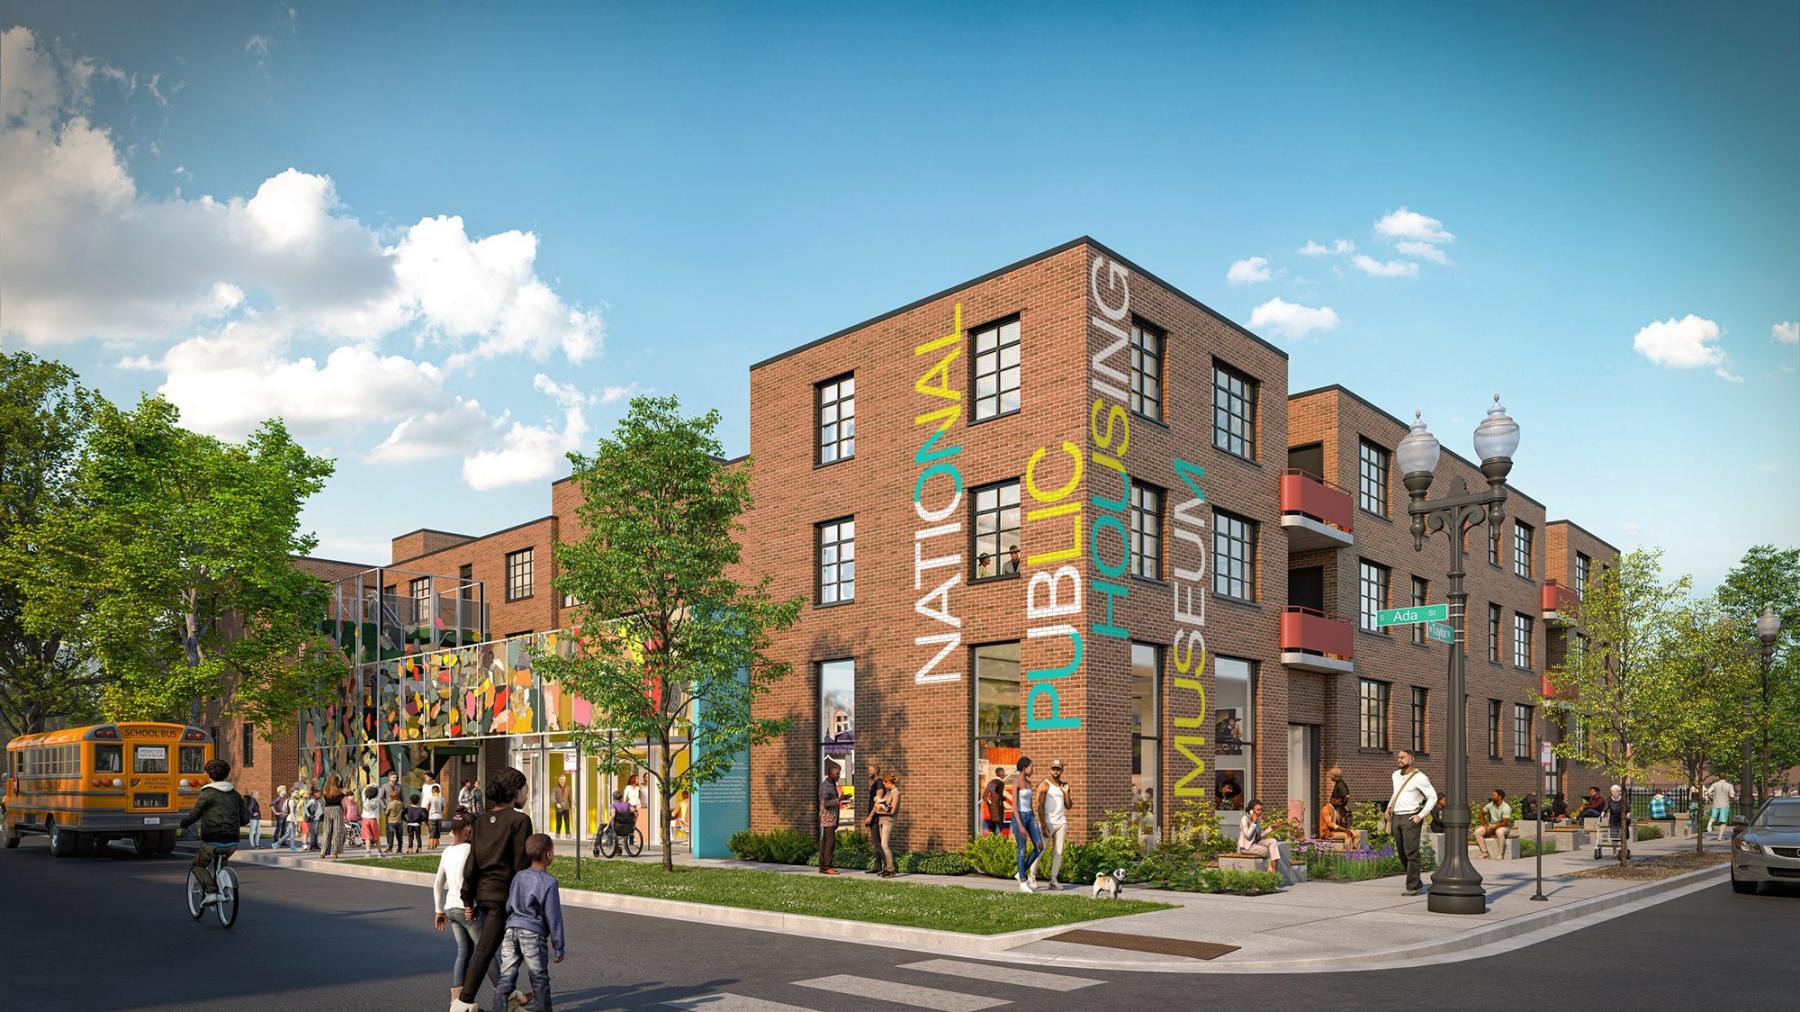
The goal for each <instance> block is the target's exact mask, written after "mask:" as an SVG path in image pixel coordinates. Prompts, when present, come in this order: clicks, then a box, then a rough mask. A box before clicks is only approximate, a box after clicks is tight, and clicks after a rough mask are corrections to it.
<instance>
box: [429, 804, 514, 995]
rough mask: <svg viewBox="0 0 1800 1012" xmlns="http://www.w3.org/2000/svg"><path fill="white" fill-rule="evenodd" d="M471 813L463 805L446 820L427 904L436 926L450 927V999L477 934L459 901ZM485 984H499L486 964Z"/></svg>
mask: <svg viewBox="0 0 1800 1012" xmlns="http://www.w3.org/2000/svg"><path fill="white" fill-rule="evenodd" d="M474 820H475V816H474V815H472V814H470V812H469V810H468V809H466V808H458V809H457V810H456V815H455V816H453V817H452V818H451V819H450V827H449V828H450V846H448V847H445V848H444V852H443V854H442V855H440V856H439V857H438V867H437V875H436V876H435V877H434V878H433V879H432V882H431V905H432V908H433V910H432V912H433V915H434V917H435V919H436V923H437V929H438V930H439V931H443V930H444V929H445V928H449V929H450V936H451V938H452V939H453V940H454V941H455V942H456V962H455V963H453V964H451V968H450V1000H451V1001H452V1002H454V1001H456V1000H457V999H456V996H457V995H459V994H461V993H462V982H463V974H464V973H466V972H468V969H469V958H470V957H471V956H472V955H474V953H475V939H476V937H477V936H478V935H480V934H481V928H480V927H479V926H478V925H477V923H476V919H475V918H473V917H471V916H469V910H468V908H467V907H464V906H463V904H462V887H463V876H465V875H467V874H469V873H470V871H471V870H472V869H471V868H470V865H469V836H470V834H471V833H472V832H473V830H474V826H475V823H474ZM487 978H488V983H490V984H498V983H500V970H499V968H498V967H496V966H494V965H493V964H491V963H490V964H489V965H488V973H487Z"/></svg>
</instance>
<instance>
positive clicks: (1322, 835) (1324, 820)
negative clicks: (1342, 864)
mask: <svg viewBox="0 0 1800 1012" xmlns="http://www.w3.org/2000/svg"><path fill="white" fill-rule="evenodd" d="M1356 838H1357V832H1356V830H1355V829H1352V828H1351V827H1350V812H1349V810H1348V809H1347V808H1345V806H1344V799H1342V798H1336V797H1334V798H1332V799H1331V803H1330V804H1328V805H1326V806H1325V811H1323V812H1321V813H1320V815H1319V839H1321V840H1329V841H1331V842H1332V843H1342V844H1343V845H1344V846H1345V847H1346V848H1349V847H1354V846H1356Z"/></svg>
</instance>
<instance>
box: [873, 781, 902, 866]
mask: <svg viewBox="0 0 1800 1012" xmlns="http://www.w3.org/2000/svg"><path fill="white" fill-rule="evenodd" d="M899 814H900V779H899V778H898V777H896V776H894V775H893V774H892V773H883V774H882V775H881V793H880V794H879V795H878V796H877V797H876V798H875V823H874V825H873V826H872V827H870V832H869V839H870V840H872V841H875V842H877V844H878V846H877V848H876V851H875V856H876V860H878V861H879V862H880V863H881V864H880V867H879V868H878V869H877V870H878V871H879V873H880V874H881V877H882V878H893V877H894V873H895V867H894V817H895V816H897V815H899Z"/></svg>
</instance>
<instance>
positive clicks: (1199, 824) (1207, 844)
mask: <svg viewBox="0 0 1800 1012" xmlns="http://www.w3.org/2000/svg"><path fill="white" fill-rule="evenodd" d="M1169 842H1170V843H1171V844H1180V845H1182V846H1186V847H1190V848H1192V849H1193V851H1194V853H1195V854H1196V855H1200V861H1201V863H1202V864H1204V863H1206V862H1207V861H1210V860H1212V859H1213V858H1214V857H1216V856H1217V855H1218V854H1219V852H1221V851H1224V850H1227V849H1229V848H1230V846H1231V844H1232V841H1230V840H1227V839H1225V831H1224V830H1223V829H1220V828H1219V813H1218V810H1217V809H1215V808H1214V807H1213V803H1212V798H1211V797H1210V796H1207V795H1201V796H1200V797H1197V798H1188V799H1187V800H1185V801H1183V802H1182V803H1181V804H1180V805H1178V806H1176V808H1175V810H1174V811H1173V812H1171V813H1169Z"/></svg>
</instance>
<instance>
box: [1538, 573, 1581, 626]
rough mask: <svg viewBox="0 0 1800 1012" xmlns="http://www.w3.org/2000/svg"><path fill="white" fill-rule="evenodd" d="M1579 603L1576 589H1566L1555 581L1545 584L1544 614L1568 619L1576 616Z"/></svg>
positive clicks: (1548, 581)
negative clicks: (1576, 607)
mask: <svg viewBox="0 0 1800 1012" xmlns="http://www.w3.org/2000/svg"><path fill="white" fill-rule="evenodd" d="M1577 603H1578V599H1577V598H1576V597H1575V590H1574V588H1572V587H1565V586H1563V585H1562V584H1560V583H1557V582H1556V581H1555V580H1546V581H1545V582H1544V600H1543V604H1544V614H1546V615H1555V616H1557V617H1559V618H1563V619H1567V618H1570V617H1572V616H1573V615H1574V614H1575V606H1576V604H1577Z"/></svg>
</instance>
